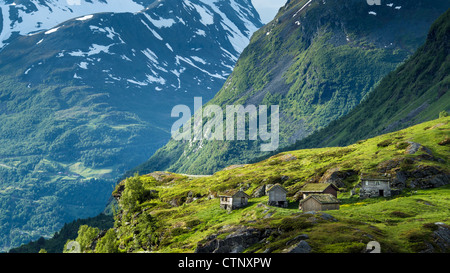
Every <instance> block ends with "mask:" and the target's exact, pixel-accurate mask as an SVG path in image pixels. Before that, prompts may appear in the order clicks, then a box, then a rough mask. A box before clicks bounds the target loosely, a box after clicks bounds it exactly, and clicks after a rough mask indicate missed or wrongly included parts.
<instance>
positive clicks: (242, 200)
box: [219, 190, 249, 210]
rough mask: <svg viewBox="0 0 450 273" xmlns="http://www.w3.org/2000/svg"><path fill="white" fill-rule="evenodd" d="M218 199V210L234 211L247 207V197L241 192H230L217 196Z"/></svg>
mask: <svg viewBox="0 0 450 273" xmlns="http://www.w3.org/2000/svg"><path fill="white" fill-rule="evenodd" d="M219 198H220V208H222V209H226V210H234V209H238V208H242V207H245V206H247V205H248V199H249V196H248V195H247V194H246V193H245V192H243V191H238V190H230V191H227V192H225V193H223V194H221V195H219Z"/></svg>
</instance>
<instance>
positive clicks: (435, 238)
mask: <svg viewBox="0 0 450 273" xmlns="http://www.w3.org/2000/svg"><path fill="white" fill-rule="evenodd" d="M435 225H436V230H435V231H433V234H432V235H431V238H432V241H431V242H428V243H426V245H427V248H426V249H425V250H423V251H422V253H448V252H449V251H450V226H448V225H446V224H444V223H440V222H438V223H435Z"/></svg>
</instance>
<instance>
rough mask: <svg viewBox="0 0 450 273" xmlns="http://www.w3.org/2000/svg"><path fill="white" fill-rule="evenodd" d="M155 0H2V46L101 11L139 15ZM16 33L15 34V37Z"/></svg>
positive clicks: (0, 38) (0, 7)
mask: <svg viewBox="0 0 450 273" xmlns="http://www.w3.org/2000/svg"><path fill="white" fill-rule="evenodd" d="M152 2H154V0H0V11H1V19H2V21H1V24H0V47H3V46H4V45H5V44H7V41H8V39H9V38H11V36H14V35H16V34H19V35H27V34H30V33H33V32H36V31H42V30H45V29H50V28H52V27H53V26H56V25H58V24H60V23H62V22H64V21H67V20H70V19H72V18H75V17H80V16H84V15H89V14H94V13H100V12H132V13H134V12H139V11H141V10H143V9H144V8H145V7H146V6H147V5H148V4H150V3H152ZM13 34H14V35H13Z"/></svg>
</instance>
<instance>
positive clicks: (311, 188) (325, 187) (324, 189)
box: [300, 183, 339, 199]
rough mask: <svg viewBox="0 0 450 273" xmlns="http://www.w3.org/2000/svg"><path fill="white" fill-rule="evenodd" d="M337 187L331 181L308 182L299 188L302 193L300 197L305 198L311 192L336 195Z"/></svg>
mask: <svg viewBox="0 0 450 273" xmlns="http://www.w3.org/2000/svg"><path fill="white" fill-rule="evenodd" d="M338 191H339V188H338V187H336V186H335V185H333V184H331V183H308V184H306V185H305V186H303V188H302V189H301V190H300V193H301V194H302V195H303V198H302V199H306V198H307V197H308V196H309V195H311V194H331V195H333V196H334V197H337V194H338Z"/></svg>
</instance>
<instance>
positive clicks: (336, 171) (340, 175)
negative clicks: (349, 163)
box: [319, 168, 358, 188]
mask: <svg viewBox="0 0 450 273" xmlns="http://www.w3.org/2000/svg"><path fill="white" fill-rule="evenodd" d="M356 174H358V172H356V171H354V170H348V171H341V169H340V168H332V169H329V170H327V171H326V172H325V173H324V174H323V176H322V177H321V178H320V180H319V183H331V184H333V185H335V186H336V187H338V188H344V187H345V186H346V185H345V183H344V180H345V179H346V178H348V177H350V176H352V175H356Z"/></svg>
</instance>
